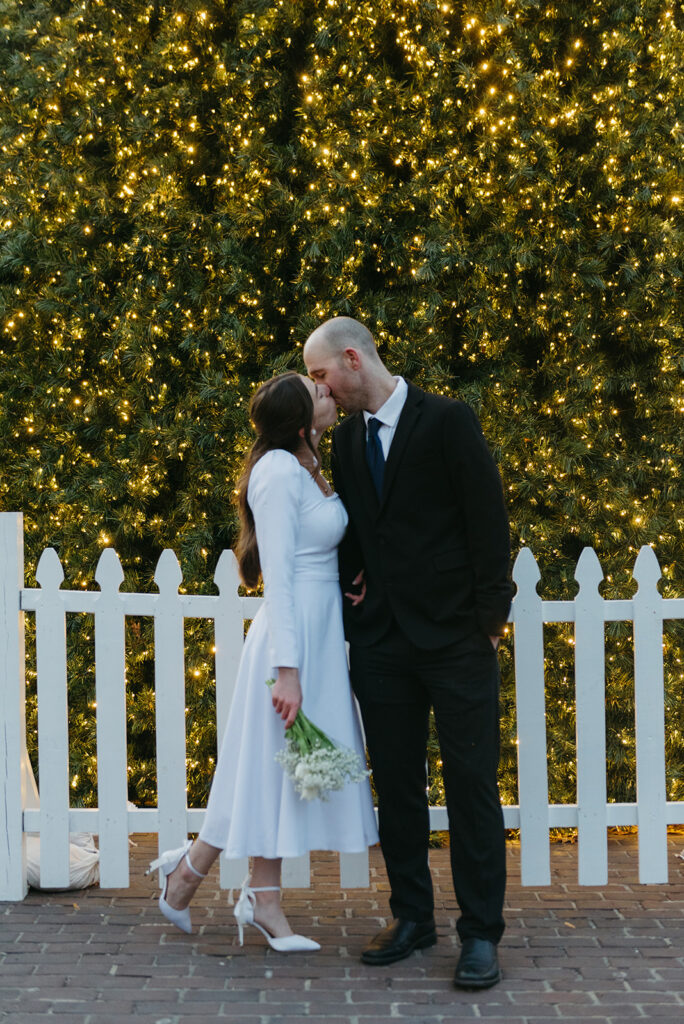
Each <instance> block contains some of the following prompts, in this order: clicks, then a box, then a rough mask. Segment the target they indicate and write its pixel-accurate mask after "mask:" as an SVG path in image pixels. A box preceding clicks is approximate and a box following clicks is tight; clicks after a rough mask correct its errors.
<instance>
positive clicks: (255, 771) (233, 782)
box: [200, 449, 378, 859]
mask: <svg viewBox="0 0 684 1024" xmlns="http://www.w3.org/2000/svg"><path fill="white" fill-rule="evenodd" d="M247 500H248V502H249V506H250V508H251V510H252V514H253V516H254V523H255V528H256V537H257V544H258V546H259V557H260V561H261V571H262V575H263V580H264V602H263V604H262V606H261V608H260V609H259V611H258V613H257V615H256V617H255V618H254V620H253V622H252V624H251V626H250V628H249V631H248V633H247V638H246V640H245V646H244V649H243V654H242V659H241V662H240V668H239V672H238V679H237V684H236V689H235V695H234V698H233V703H232V706H231V709H230V714H229V717H228V723H227V726H226V732H225V735H224V737H223V742H222V744H221V750H220V753H219V757H218V762H217V766H216V773H215V775H214V780H213V783H212V787H211V793H210V794H209V801H208V804H207V812H206V816H205V820H204V825H203V827H202V830H201V832H200V838H201V839H203V840H204V841H205V842H207V843H209V844H211V845H212V846H216V847H219V848H220V849H223V850H224V851H225V855H226V857H228V858H231V859H234V858H235V859H237V858H239V857H246V856H259V857H268V858H275V857H298V856H300V855H301V854H303V853H306V852H307V851H309V850H339V851H342V852H344V853H355V852H359V851H361V850H365V849H366V848H367V847H368V846H369V845H371V844H373V843H376V842H377V841H378V834H377V829H376V824H375V813H374V811H373V804H372V799H371V793H370V786H369V784H368V780H367V779H364V780H363V781H362V782H357V783H349V784H347V785H346V786H345V787H344V789H342V790H340V791H338V792H334V793H331V794H330V798H329V800H327V801H322V800H302V799H301V798H300V797H299V795H298V794H297V793H296V791H295V789H294V786H293V785H292V782H291V780H290V779H289V778H287V776H286V775H285V774H284V771H283V768H282V767H281V765H280V764H278V762H277V761H276V760H275V754H276V753H277V751H279V750H281V749H282V748H283V747H284V746H285V731H284V729H285V727H284V723H283V721H282V719H281V718H280V716H279V715H278V714H277V713H276V711H275V710H274V708H273V705H272V703H271V692H270V689H269V687H268V686H267V685H266V680H267V679H272V678H275V675H276V668H277V667H278V666H286V667H295V668H298V669H299V679H300V682H301V686H302V710H303V711H304V713H305V714H306V715H307V716H308V717H309V718H310V719H311V720H312V721H313V722H315V723H316V725H318V726H319V727H320V728H321V729H323V731H324V732H326V733H327V734H328V736H330V738H331V739H332V740H334V741H335V742H336V743H337V744H339V745H341V746H346V747H349V748H351V749H353V750H356V751H357V752H358V753H359V754H360V756H361V758H362V759H365V752H364V748H363V742H362V737H361V730H360V726H359V720H358V716H357V712H356V706H355V704H354V701H353V697H352V693H351V688H350V684H349V673H348V670H347V657H346V650H345V643H344V631H343V627H342V595H341V592H340V586H339V580H338V568H337V545H338V544H339V542H340V540H341V539H342V536H343V534H344V531H345V529H346V526H347V513H346V511H345V508H344V506H343V504H342V502H341V501H340V499H339V497H338V496H337V495H332V496H331V497H327V498H326V497H325V496H324V495H323V494H322V492H321V490H320V489H319V487H318V486H317V484H316V483H315V481H314V480H313V479H312V477H311V475H310V474H309V473H308V471H307V470H306V469H304V467H303V466H302V465H301V464H300V462H299V461H298V460H297V459H296V458H295V457H294V455H291V454H290V453H289V452H286V451H283V450H282V449H276V450H273V451H269V452H267V453H266V454H265V455H263V456H262V457H261V458H260V459H259V461H258V462H257V463H256V465H255V466H254V468H253V470H252V473H251V476H250V481H249V486H248V490H247Z"/></svg>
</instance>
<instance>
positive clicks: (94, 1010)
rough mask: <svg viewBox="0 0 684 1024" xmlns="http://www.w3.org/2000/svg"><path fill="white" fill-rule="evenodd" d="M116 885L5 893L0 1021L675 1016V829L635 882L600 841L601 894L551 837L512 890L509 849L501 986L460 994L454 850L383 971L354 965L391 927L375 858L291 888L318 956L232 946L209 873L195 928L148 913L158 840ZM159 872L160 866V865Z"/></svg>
mask: <svg viewBox="0 0 684 1024" xmlns="http://www.w3.org/2000/svg"><path fill="white" fill-rule="evenodd" d="M136 843H137V846H136V847H135V848H132V851H131V853H132V855H131V861H132V865H131V866H132V885H131V888H130V889H128V890H99V889H97V888H93V889H89V890H86V891H82V892H69V893H53V894H49V893H41V892H35V891H32V892H30V894H29V896H28V897H27V899H26V900H25V901H24V902H23V903H5V904H0V1021H1V1022H2V1024H38V1021H39V1020H42V1019H43V1018H44V1017H46V1016H53V1017H55V1018H56V1020H58V1021H60V1022H61V1024H122V1022H124V1021H126V1020H128V1019H130V1018H133V1019H134V1021H135V1022H136V1024H186V1022H187V1024H190V1022H198V1024H199V1022H203V1021H207V1022H208V1021H212V1022H213V1021H217V1020H218V1021H220V1020H222V1019H227V1020H230V1021H231V1022H232V1024H296V1022H298V1021H302V1022H307V1024H317V1022H318V1024H396V1022H397V1021H401V1020H406V1021H412V1022H415V1024H441V1022H449V1024H459V1022H463V1024H467V1022H470V1021H473V1020H476V1019H478V1018H480V1019H485V1020H489V1021H497V1020H505V1021H506V1024H551V1022H553V1024H558V1022H559V1021H573V1022H576V1024H579V1022H588V1024H629V1022H631V1021H633V1020H634V1021H638V1020H639V1021H643V1020H652V1021H657V1022H659V1024H675V1022H676V1024H683V1022H684V859H681V857H680V854H681V853H682V852H683V851H684V836H682V835H672V836H670V839H669V845H670V879H671V880H670V883H669V884H668V885H657V886H645V885H639V884H638V881H637V879H638V866H637V840H636V837H635V836H634V835H623V836H612V837H611V839H610V842H609V848H610V850H609V863H610V881H609V884H608V885H607V886H606V887H605V888H591V887H581V886H579V885H578V884H577V881H576V879H577V847H576V846H574V845H571V844H567V845H566V844H560V843H557V844H554V845H553V846H552V870H553V881H552V884H551V885H550V886H548V887H545V888H541V889H534V888H523V887H522V886H521V885H520V871H519V847H518V845H517V843H515V842H511V843H509V845H508V862H509V879H510V881H509V887H508V898H507V909H506V918H507V923H508V927H507V931H506V934H505V936H504V939H503V941H502V943H501V947H500V955H501V961H502V965H503V969H504V974H505V976H504V980H503V981H502V982H501V984H499V985H497V986H496V987H495V988H493V989H490V990H488V991H486V992H480V993H471V992H458V991H456V990H455V989H453V988H452V983H451V978H452V974H453V969H454V965H455V962H456V957H457V954H458V941H457V939H456V936H455V929H454V925H455V920H456V916H457V907H456V902H455V900H454V896H453V892H452V891H451V885H450V873H449V851H448V850H446V849H439V850H433V851H432V852H431V860H432V868H433V876H434V879H435V886H436V899H437V910H436V917H437V926H438V932H439V942H438V944H437V945H436V946H435V947H433V948H432V949H429V950H426V951H424V952H418V953H415V954H413V956H412V957H410V958H409V959H408V960H405V961H403V962H401V963H399V964H395V965H393V966H391V967H382V968H370V967H365V966H364V965H363V964H361V963H360V962H359V953H360V950H361V948H362V946H363V945H364V944H365V942H366V941H367V940H369V939H370V938H371V937H372V936H373V935H374V934H375V932H376V931H377V930H378V929H379V928H381V927H383V926H384V925H385V924H386V923H387V920H388V918H387V914H388V908H387V880H386V876H385V873H384V868H383V865H382V857H381V855H380V852H379V850H377V849H374V850H372V851H371V868H372V875H371V887H370V888H369V889H365V890H364V889H361V890H359V889H356V890H348V891H346V892H342V891H340V889H339V883H338V875H337V867H336V859H335V857H334V856H333V855H331V854H317V855H314V857H313V858H312V861H313V886H312V888H311V889H306V890H292V891H288V892H287V893H286V895H285V901H286V905H287V911H288V913H289V916H290V920H291V922H292V924H293V926H294V927H295V929H297V930H299V931H302V932H304V933H305V934H309V935H311V936H312V937H313V938H316V939H317V940H318V941H320V943H321V945H322V947H323V948H322V950H321V952H319V953H315V954H311V955H302V954H295V955H290V956H289V957H288V956H287V955H284V954H278V953H275V952H273V951H272V950H270V949H269V948H268V947H267V946H266V944H265V942H264V941H263V940H262V937H261V936H260V935H259V933H258V932H256V931H255V930H254V929H250V930H248V932H247V935H248V938H247V939H246V942H245V946H244V947H243V948H241V947H240V946H238V945H237V937H236V929H235V927H234V924H233V917H232V909H231V907H229V906H228V904H227V898H226V894H225V893H221V892H220V891H219V890H218V888H217V886H216V883H215V873H213V874H212V877H211V878H209V879H207V881H206V882H205V883H204V884H203V886H202V889H201V891H200V894H199V895H198V897H197V898H196V900H195V902H194V909H193V919H194V921H193V923H194V925H195V934H194V935H190V936H186V935H183V934H182V933H180V932H178V931H176V930H174V929H173V928H171V926H170V925H168V924H167V922H166V921H164V919H163V918H161V916H160V915H159V913H158V910H157V906H156V897H157V890H156V888H155V885H154V881H153V879H152V878H144V877H143V871H144V867H145V866H146V863H147V862H148V861H149V859H150V857H151V856H153V855H154V852H155V845H154V844H155V838H154V837H152V836H149V837H142V838H141V837H136ZM155 877H156V875H155Z"/></svg>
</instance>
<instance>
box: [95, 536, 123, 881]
mask: <svg viewBox="0 0 684 1024" xmlns="http://www.w3.org/2000/svg"><path fill="white" fill-rule="evenodd" d="M95 580H96V582H97V583H98V584H99V586H100V599H99V601H98V602H97V604H96V606H95V705H96V708H97V719H96V722H97V802H98V806H99V808H100V814H99V819H98V832H99V838H100V885H101V886H102V887H103V888H117V889H118V888H124V887H125V886H127V885H128V882H129V878H128V792H127V790H128V786H127V782H128V774H127V758H126V754H127V746H126V618H125V615H124V609H123V604H122V601H121V595H120V593H119V587H120V586H121V584H122V583H123V580H124V574H123V569H122V568H121V562H120V561H119V556H118V555H117V553H116V552H115V551H113V550H112V549H111V548H106V549H105V550H104V551H103V552H102V555H101V556H100V561H99V562H98V565H97V569H96V570H95Z"/></svg>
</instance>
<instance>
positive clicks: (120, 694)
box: [0, 513, 684, 900]
mask: <svg viewBox="0 0 684 1024" xmlns="http://www.w3.org/2000/svg"><path fill="white" fill-rule="evenodd" d="M633 575H634V578H635V580H636V581H637V584H638V589H637V592H636V594H635V595H634V597H633V598H631V599H630V600H606V599H604V598H603V597H601V595H600V593H599V589H598V588H599V584H600V582H601V580H602V578H603V574H602V571H601V567H600V564H599V560H598V558H597V556H596V554H595V553H594V551H593V550H592V549H589V548H587V549H585V550H584V552H583V553H582V555H581V557H580V559H579V561H578V563H577V567H576V571H575V579H576V581H577V582H578V584H579V592H578V594H577V596H576V598H575V599H574V600H572V601H543V600H542V598H541V597H540V596H539V594H538V593H537V584H538V583H539V580H540V573H539V568H538V566H537V563H536V561H535V559H534V556H533V555H532V552H531V551H530V550H529V549H523V550H522V551H521V552H520V554H519V555H518V557H517V559H516V562H515V565H514V569H513V579H514V581H515V584H516V587H517V593H516V596H515V598H514V600H513V607H512V611H511V616H510V621H511V622H512V623H513V627H514V629H513V632H514V642H515V648H514V666H515V679H516V715H517V728H518V744H517V748H518V791H519V801H520V803H519V805H516V806H506V807H505V808H504V822H505V825H506V827H507V828H519V829H520V836H521V872H522V882H523V884H524V885H547V884H549V882H550V846H549V829H550V828H555V827H566V826H570V827H576V828H577V829H578V835H579V863H578V878H579V882H580V884H586V885H603V884H605V883H606V882H607V879H608V864H607V835H606V829H607V828H608V827H610V826H618V825H623V826H624V825H636V826H637V827H638V829H639V879H640V881H641V882H666V881H667V877H668V872H667V842H666V839H667V835H666V829H667V826H668V825H676V824H684V802H680V803H674V802H670V803H668V802H667V799H666V791H665V733H664V727H665V725H664V721H665V720H664V679H663V645H662V634H663V621H664V620H665V619H682V618H684V598H676V599H673V598H669V599H666V598H663V597H662V596H661V595H660V594H659V592H658V589H657V584H658V581H659V579H660V576H661V573H660V568H659V566H658V561H657V559H656V556H655V553H654V552H653V550H652V549H651V548H650V547H644V548H642V549H641V551H640V553H639V555H638V557H637V560H636V563H635V566H634V572H633ZM36 579H37V582H38V584H39V586H38V587H36V588H26V587H24V560H23V517H22V516H21V514H19V513H1V514H0V672H1V673H2V678H0V712H1V713H2V732H1V733H0V764H3V765H4V766H5V768H4V777H3V796H4V800H3V801H2V803H0V826H1V825H2V824H4V826H5V834H6V837H7V838H6V843H5V844H4V845H2V847H1V848H0V899H9V900H17V899H22V898H23V896H24V895H25V893H26V864H25V852H24V842H23V839H24V835H25V834H26V833H32V832H36V833H39V834H40V837H41V844H40V845H41V868H40V870H41V885H43V886H45V887H54V888H57V887H63V886H66V885H67V884H68V878H69V833H70V832H74V831H90V832H93V833H97V834H98V836H99V847H100V884H101V886H103V887H105V888H108V887H116V888H119V887H126V886H127V885H128V884H129V874H128V837H129V835H130V834H132V833H136V832H157V833H158V836H159V847H160V849H168V848H172V847H174V846H178V845H180V843H181V842H182V841H183V839H184V838H185V836H186V834H187V833H188V832H196V831H198V830H199V828H200V825H201V822H202V818H203V815H204V811H203V810H202V809H199V808H188V807H187V806H186V770H185V760H186V759H185V667H184V666H185V651H184V620H185V619H186V618H205V619H212V620H213V621H214V630H215V645H214V646H215V658H216V714H217V730H218V734H219V736H220V735H221V734H222V732H223V728H224V726H225V722H226V719H227V716H228V711H229V708H230V702H231V700H232V696H233V690H234V686H235V680H236V675H237V667H238V664H239V660H240V654H241V650H242V644H243V633H244V621H245V619H252V618H253V617H254V615H255V613H256V610H257V608H258V606H259V604H260V600H261V599H260V598H254V597H243V596H240V594H239V593H238V584H239V579H238V574H237V565H236V562H235V558H234V555H233V553H232V552H231V551H224V552H223V553H222V555H221V557H220V559H219V562H218V565H217V567H216V572H215V575H214V581H215V583H216V586H217V589H218V595H217V596H211V595H199V594H194V595H193V594H181V593H179V587H180V585H181V582H182V573H181V569H180V566H179V564H178V560H177V558H176V556H175V554H174V553H173V552H172V551H169V550H167V551H164V552H163V554H162V555H161V557H160V559H159V562H158V565H157V570H156V573H155V583H156V585H157V588H158V593H156V594H154V593H152V594H133V593H125V592H124V593H122V592H121V591H120V587H121V584H122V583H123V579H124V574H123V570H122V568H121V563H120V561H119V558H118V556H117V554H116V553H115V552H114V551H113V550H112V549H110V548H107V549H105V551H103V553H102V556H101V557H100V560H99V562H98V565H97V569H96V572H95V580H96V582H97V584H98V585H99V587H100V589H99V591H70V590H62V589H61V584H62V582H63V580H64V572H63V569H62V566H61V564H60V562H59V559H58V557H57V554H56V552H55V551H54V550H52V549H47V550H45V551H44V552H43V554H42V556H41V558H40V561H39V563H38V568H37V571H36ZM26 612H31V613H35V616H36V655H37V689H38V766H39V778H40V782H41V792H40V805H39V807H36V806H31V804H32V803H35V802H36V801H35V800H34V801H32V800H31V790H32V783H33V777H32V772H31V766H30V763H29V760H28V755H27V753H26V722H25V667H24V663H25V653H24V615H25V613H26ZM69 613H76V614H78V613H90V614H92V615H94V619H95V680H96V681H95V686H96V704H97V732H96V737H97V756H98V807H97V808H71V807H70V806H69V792H70V789H69V777H68V763H69V760H68V703H67V654H66V615H67V614H69ZM126 616H151V617H153V618H154V636H155V679H156V701H155V706H156V751H157V786H158V806H157V808H156V809H148V808H136V809H130V807H129V805H128V803H127V764H126V714H125V710H126V705H125V702H126V678H125V656H126V652H125V619H126ZM614 621H632V622H633V623H634V685H635V707H636V763H637V800H636V802H635V803H634V804H617V803H608V802H607V797H606V736H605V640H604V623H606V622H614ZM559 622H566V623H567V622H574V624H575V692H576V722H577V803H576V804H554V805H549V797H548V766H547V751H546V707H545V687H544V646H543V639H544V638H543V626H544V624H545V623H559ZM3 818H4V821H3ZM430 824H431V827H432V828H433V829H444V828H446V827H447V818H446V809H445V808H444V807H432V808H431V809H430ZM244 873H245V864H244V862H237V861H232V862H230V861H226V860H224V859H223V858H221V884H222V885H223V886H225V887H229V886H232V885H235V884H238V883H239V881H240V880H241V878H242V877H243V875H244ZM283 877H284V884H286V885H296V886H304V885H308V884H309V864H308V857H302V858H297V859H295V860H291V861H286V862H285V864H284V869H283ZM340 881H341V885H342V886H357V885H358V886H363V885H368V858H367V855H365V854H340Z"/></svg>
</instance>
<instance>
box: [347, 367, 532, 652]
mask: <svg viewBox="0 0 684 1024" xmlns="http://www.w3.org/2000/svg"><path fill="white" fill-rule="evenodd" d="M332 472H333V480H334V483H335V489H336V490H337V492H338V494H339V495H340V497H341V498H342V501H343V502H344V504H345V506H346V508H347V511H348V513H349V527H348V530H347V533H346V535H345V537H344V539H343V541H342V544H341V545H340V552H339V558H340V582H341V585H342V589H343V591H347V590H351V589H354V588H353V587H352V580H353V579H354V577H355V576H356V575H357V573H358V572H359V571H360V570H361V569H364V570H365V579H366V585H367V592H366V598H365V600H364V601H363V602H362V603H361V604H360V605H359V606H358V607H357V608H353V607H352V606H351V603H350V602H349V601H348V600H347V599H345V600H344V605H345V630H346V633H347V638H348V639H349V640H350V641H351V642H352V643H357V644H360V645H361V646H368V645H369V644H372V643H374V642H375V641H376V640H378V639H379V638H380V637H381V636H382V634H383V633H384V632H385V631H386V629H387V627H388V626H389V624H390V622H391V620H392V617H394V619H395V620H396V622H397V623H398V624H399V626H400V628H401V629H402V630H403V631H404V633H405V634H406V635H407V636H408V638H409V639H410V640H411V641H412V642H413V643H414V644H415V645H416V646H418V647H420V648H422V649H425V650H436V649H438V648H439V647H445V646H447V645H448V644H451V643H453V642H454V641H457V640H459V639H462V638H464V637H466V636H468V635H470V634H472V633H474V632H476V631H477V630H479V631H481V632H482V633H485V634H487V635H488V636H495V635H498V634H500V633H501V632H502V631H503V627H504V625H505V623H506V620H507V618H508V612H509V609H510V604H511V596H512V586H511V583H510V582H509V560H510V537H509V526H508V517H507V515H506V509H505V505H504V499H503V492H502V487H501V479H500V477H499V473H498V470H497V468H496V465H495V463H494V460H493V458H492V456H491V454H490V452H489V449H488V448H487V444H486V442H485V439H484V436H483V434H482V430H481V428H480V424H479V421H478V419H477V417H476V415H475V413H474V412H473V411H472V409H470V407H469V406H467V405H465V404H464V403H463V402H458V401H455V400H453V399H449V398H442V397H439V396H437V395H430V394H426V393H425V392H423V391H421V390H420V389H419V388H417V387H415V386H414V385H412V384H410V383H409V385H408V395H407V398H406V403H405V405H404V408H403V410H402V413H401V416H400V418H399V422H398V423H397V429H396V432H395V435H394V438H393V440H392V444H391V447H390V450H389V455H388V458H387V464H386V466H385V478H384V485H383V493H382V497H381V499H378V496H377V493H376V491H375V487H374V485H373V481H372V478H371V475H370V471H369V469H368V464H367V462H366V428H365V423H364V418H363V414H362V413H356V414H355V415H352V416H348V417H347V418H346V419H344V420H343V421H342V422H341V423H340V424H339V425H338V426H337V427H336V429H335V432H334V434H333V442H332Z"/></svg>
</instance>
